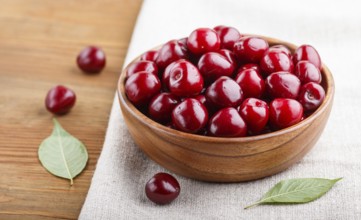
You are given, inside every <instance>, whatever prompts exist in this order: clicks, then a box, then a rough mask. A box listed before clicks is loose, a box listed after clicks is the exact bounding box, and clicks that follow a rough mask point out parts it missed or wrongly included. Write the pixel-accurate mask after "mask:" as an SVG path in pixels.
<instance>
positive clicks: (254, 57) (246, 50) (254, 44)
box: [233, 37, 268, 63]
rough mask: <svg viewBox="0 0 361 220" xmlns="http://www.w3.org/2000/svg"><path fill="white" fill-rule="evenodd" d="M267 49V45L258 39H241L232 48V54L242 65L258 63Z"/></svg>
mask: <svg viewBox="0 0 361 220" xmlns="http://www.w3.org/2000/svg"><path fill="white" fill-rule="evenodd" d="M267 49H268V43H267V41H265V40H264V39H262V38H259V37H242V38H240V39H239V40H238V41H236V43H235V44H234V47H233V52H234V53H235V54H236V56H237V57H238V59H239V60H240V61H241V62H242V63H258V62H259V61H260V60H261V58H262V57H263V54H264V52H266V50H267Z"/></svg>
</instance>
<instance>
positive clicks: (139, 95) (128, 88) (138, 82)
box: [125, 71, 161, 107]
mask: <svg viewBox="0 0 361 220" xmlns="http://www.w3.org/2000/svg"><path fill="white" fill-rule="evenodd" d="M160 88H161V83H160V81H159V79H158V77H156V76H155V75H153V74H150V73H148V72H144V71H143V72H138V73H135V74H133V75H131V76H130V77H129V78H128V79H127V81H126V82H125V93H126V94H127V97H128V99H129V100H130V101H131V102H132V103H133V104H134V105H135V106H138V107H140V106H143V105H146V104H148V102H149V101H150V100H151V99H152V97H153V96H154V95H156V94H158V93H159V92H160Z"/></svg>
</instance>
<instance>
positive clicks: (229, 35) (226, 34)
mask: <svg viewBox="0 0 361 220" xmlns="http://www.w3.org/2000/svg"><path fill="white" fill-rule="evenodd" d="M213 29H214V30H215V31H216V32H217V34H218V36H219V38H220V40H221V48H222V49H228V50H233V46H234V43H235V42H236V41H237V40H238V39H239V38H241V36H242V35H241V34H240V33H239V32H238V30H237V29H236V28H234V27H227V26H223V25H219V26H217V27H214V28H213Z"/></svg>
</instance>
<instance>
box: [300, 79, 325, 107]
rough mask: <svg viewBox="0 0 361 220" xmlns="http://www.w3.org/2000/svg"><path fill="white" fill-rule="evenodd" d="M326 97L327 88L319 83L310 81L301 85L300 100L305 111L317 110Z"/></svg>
mask: <svg viewBox="0 0 361 220" xmlns="http://www.w3.org/2000/svg"><path fill="white" fill-rule="evenodd" d="M324 99H325V90H324V89H323V88H322V86H320V85H319V84H317V83H314V82H309V83H306V84H304V85H303V86H302V87H301V91H300V95H299V97H298V101H299V102H300V103H301V105H302V106H303V108H304V109H305V111H313V110H316V109H317V108H318V107H319V106H320V105H321V104H322V102H323V100H324Z"/></svg>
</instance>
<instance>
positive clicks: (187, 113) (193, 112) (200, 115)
mask: <svg viewBox="0 0 361 220" xmlns="http://www.w3.org/2000/svg"><path fill="white" fill-rule="evenodd" d="M207 121H208V112H207V109H206V107H204V105H203V104H202V103H200V102H199V101H198V100H197V99H193V98H188V99H185V100H184V101H183V102H181V103H180V104H178V105H177V106H176V107H175V108H174V109H173V112H172V122H173V124H174V126H175V127H176V128H177V129H178V130H181V131H185V132H188V133H197V132H198V131H200V130H201V129H202V128H204V126H206V124H207Z"/></svg>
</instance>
